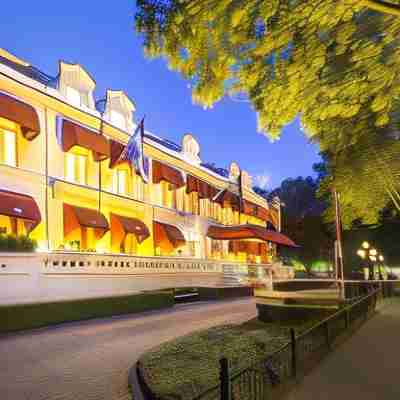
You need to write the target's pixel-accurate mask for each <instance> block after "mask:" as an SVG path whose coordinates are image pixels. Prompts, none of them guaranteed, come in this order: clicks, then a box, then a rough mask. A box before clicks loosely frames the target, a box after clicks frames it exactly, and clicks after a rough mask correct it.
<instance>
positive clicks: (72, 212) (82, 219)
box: [64, 203, 110, 235]
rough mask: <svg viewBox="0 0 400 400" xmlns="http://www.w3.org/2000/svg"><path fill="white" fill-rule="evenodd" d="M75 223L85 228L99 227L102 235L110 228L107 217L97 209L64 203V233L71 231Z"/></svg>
mask: <svg viewBox="0 0 400 400" xmlns="http://www.w3.org/2000/svg"><path fill="white" fill-rule="evenodd" d="M76 224H78V225H80V226H81V227H85V228H94V229H99V230H100V231H101V232H102V234H103V235H104V233H106V232H107V231H108V230H109V229H110V228H109V225H108V221H107V218H106V217H105V216H104V215H103V214H102V213H101V212H99V211H98V210H94V209H91V208H84V207H77V206H72V205H70V204H65V203H64V233H65V235H67V234H68V233H69V232H70V231H72V230H73V229H74V228H75V227H76Z"/></svg>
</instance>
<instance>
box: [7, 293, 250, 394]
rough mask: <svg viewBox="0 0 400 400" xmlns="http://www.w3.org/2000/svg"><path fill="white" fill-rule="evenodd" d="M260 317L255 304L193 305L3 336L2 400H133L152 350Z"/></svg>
mask: <svg viewBox="0 0 400 400" xmlns="http://www.w3.org/2000/svg"><path fill="white" fill-rule="evenodd" d="M255 316H256V307H255V303H254V300H253V299H245V300H234V301H232V300H231V301H224V302H218V303H192V304H186V305H179V306H176V307H175V308H173V309H169V310H164V311H157V312H148V313H143V314H136V315H129V316H122V317H114V318H106V319H97V320H91V321H84V322H74V323H67V324H63V325H59V326H55V327H51V328H44V329H38V330H32V331H29V332H23V333H18V334H12V335H7V336H0V399H1V400H69V399H71V400H102V399H104V400H128V399H131V397H132V396H131V395H130V394H129V391H128V373H129V369H130V368H131V366H132V365H133V364H134V362H135V361H136V359H137V358H138V357H139V356H140V355H141V354H142V353H143V352H145V351H146V350H148V349H150V348H151V347H153V346H155V345H157V344H159V343H161V342H164V341H166V340H169V339H172V338H174V337H176V336H180V335H185V334H187V333H190V332H192V331H195V330H198V329H203V328H207V327H210V326H213V325H218V324H226V323H239V322H242V321H244V320H247V319H250V318H253V317H255Z"/></svg>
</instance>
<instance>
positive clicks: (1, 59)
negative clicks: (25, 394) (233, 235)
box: [0, 48, 229, 178]
mask: <svg viewBox="0 0 400 400" xmlns="http://www.w3.org/2000/svg"><path fill="white" fill-rule="evenodd" d="M0 50H1V48H0ZM6 54H9V53H8V52H6V51H3V52H0V64H3V65H6V66H7V67H10V68H12V69H13V70H15V71H17V72H19V73H21V74H23V75H25V76H27V77H28V78H31V79H33V80H35V81H37V82H39V83H41V84H43V85H45V86H50V87H52V88H57V77H52V76H50V75H48V74H46V73H44V72H42V71H40V70H39V69H38V68H36V67H33V66H32V65H30V64H28V63H25V62H22V61H21V62H18V59H17V58H16V57H14V56H12V55H11V54H10V55H9V56H7V57H5V55H6ZM3 55H4V56H3ZM64 64H65V65H74V64H66V63H64ZM88 77H89V78H90V79H91V80H93V78H91V77H90V75H88ZM105 105H106V99H105V98H103V99H100V100H98V101H97V102H96V103H95V107H96V109H97V111H99V112H100V113H103V112H104V110H105ZM145 137H146V138H148V139H150V140H152V141H153V142H155V143H157V144H159V145H161V146H163V147H165V148H166V149H169V150H172V151H175V152H178V153H180V152H181V151H182V146H181V145H179V144H177V143H174V142H173V141H171V140H168V139H163V138H160V137H158V136H155V135H153V134H150V133H149V132H145ZM200 166H201V167H203V168H206V169H208V170H209V171H211V172H213V173H215V174H217V175H219V176H221V177H223V178H228V177H229V172H228V170H226V169H225V168H220V167H217V166H216V165H215V164H214V163H206V162H202V163H201V164H200Z"/></svg>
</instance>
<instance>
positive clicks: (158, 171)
mask: <svg viewBox="0 0 400 400" xmlns="http://www.w3.org/2000/svg"><path fill="white" fill-rule="evenodd" d="M161 181H166V182H169V183H171V184H173V185H175V187H176V188H180V187H182V186H185V181H184V179H183V176H182V173H181V172H180V171H178V170H177V169H175V168H172V167H170V166H168V165H165V164H162V163H160V162H158V161H156V160H153V183H160V182H161Z"/></svg>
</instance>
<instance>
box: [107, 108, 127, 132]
mask: <svg viewBox="0 0 400 400" xmlns="http://www.w3.org/2000/svg"><path fill="white" fill-rule="evenodd" d="M110 118H111V123H112V124H113V125H115V126H116V127H117V128H120V129H123V130H126V120H125V117H124V116H123V115H122V114H121V113H119V112H117V111H114V110H111V112H110Z"/></svg>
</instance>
